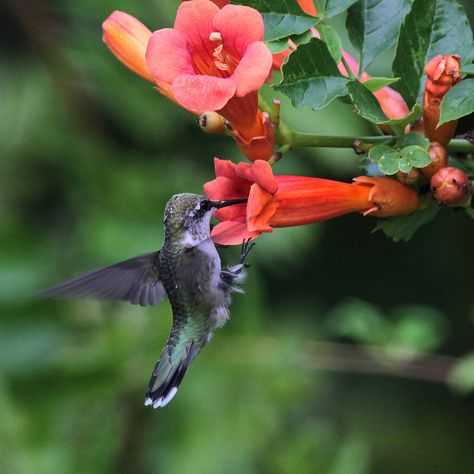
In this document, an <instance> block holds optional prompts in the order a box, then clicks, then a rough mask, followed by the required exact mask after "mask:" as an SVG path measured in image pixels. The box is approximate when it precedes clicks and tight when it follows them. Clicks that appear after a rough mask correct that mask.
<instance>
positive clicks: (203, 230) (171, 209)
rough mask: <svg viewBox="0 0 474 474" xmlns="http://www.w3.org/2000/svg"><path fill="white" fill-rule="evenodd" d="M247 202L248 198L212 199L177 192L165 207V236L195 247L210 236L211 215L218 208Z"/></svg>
mask: <svg viewBox="0 0 474 474" xmlns="http://www.w3.org/2000/svg"><path fill="white" fill-rule="evenodd" d="M245 202H247V199H233V200H226V201H211V200H210V199H207V198H206V197H204V196H199V195H197V194H191V193H183V194H175V195H174V196H173V197H172V198H171V199H170V200H169V201H168V203H167V204H166V207H165V214H164V225H165V238H167V239H172V240H175V241H176V242H178V241H180V242H181V243H182V245H183V246H184V247H195V246H196V245H199V244H200V243H201V242H203V241H204V240H207V239H209V238H210V236H211V229H210V227H211V216H212V214H213V213H214V212H215V211H216V210H217V209H220V208H222V207H226V206H231V205H234V204H243V203H245Z"/></svg>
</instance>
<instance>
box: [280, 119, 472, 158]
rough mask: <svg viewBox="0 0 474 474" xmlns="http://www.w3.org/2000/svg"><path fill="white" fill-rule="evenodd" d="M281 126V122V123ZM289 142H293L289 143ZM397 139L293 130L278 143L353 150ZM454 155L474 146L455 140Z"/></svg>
mask: <svg viewBox="0 0 474 474" xmlns="http://www.w3.org/2000/svg"><path fill="white" fill-rule="evenodd" d="M280 126H281V122H280ZM288 140H291V141H290V142H288ZM396 140H397V137H395V136H394V135H378V136H365V137H357V136H333V135H313V134H311V133H304V132H298V131H296V130H291V132H290V133H288V132H287V133H285V134H284V136H283V134H278V135H277V143H278V144H280V145H283V144H288V145H290V146H291V147H324V148H352V147H353V146H354V142H356V141H357V142H358V144H359V148H360V145H362V146H363V145H377V144H381V143H384V144H387V145H391V144H394V143H395V141H396ZM447 148H448V150H449V151H450V152H452V153H473V154H474V144H473V143H471V142H470V141H469V140H464V139H459V138H455V139H453V140H451V141H450V142H449V144H448V146H447Z"/></svg>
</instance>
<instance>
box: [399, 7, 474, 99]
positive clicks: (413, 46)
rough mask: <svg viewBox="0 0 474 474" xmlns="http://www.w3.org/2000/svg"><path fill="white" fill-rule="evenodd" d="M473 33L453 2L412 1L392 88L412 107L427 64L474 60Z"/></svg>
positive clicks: (464, 16)
mask: <svg viewBox="0 0 474 474" xmlns="http://www.w3.org/2000/svg"><path fill="white" fill-rule="evenodd" d="M472 40H473V39H472V31H471V28H470V26H469V22H468V20H467V17H466V14H465V12H464V9H463V8H462V7H461V6H460V5H459V4H458V3H457V2H456V1H455V0H415V1H414V3H413V6H412V9H411V12H410V13H409V14H408V15H407V17H406V19H405V22H404V24H403V25H402V28H401V30H400V37H399V40H398V44H397V52H396V55H395V59H394V61H393V73H394V75H395V76H400V77H401V78H402V79H401V80H400V81H399V82H398V83H397V84H396V85H395V88H396V89H397V90H398V91H399V92H400V93H401V94H402V96H403V98H404V99H405V100H406V101H407V103H408V106H409V107H411V106H412V105H413V104H414V103H415V102H416V101H417V100H418V97H419V96H420V90H421V88H422V87H423V84H422V81H421V78H422V76H423V68H424V67H425V65H426V63H427V62H428V61H429V60H430V59H432V58H434V57H435V56H437V55H438V54H443V55H447V54H459V55H460V56H461V58H462V60H463V62H466V63H470V62H472V59H473V57H474V48H473V47H472Z"/></svg>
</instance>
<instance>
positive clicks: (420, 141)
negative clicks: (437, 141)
mask: <svg viewBox="0 0 474 474" xmlns="http://www.w3.org/2000/svg"><path fill="white" fill-rule="evenodd" d="M411 145H418V146H419V147H421V148H423V150H428V147H429V146H430V141H429V140H428V139H427V138H425V137H424V136H423V135H420V134H419V133H416V132H410V133H407V134H406V135H404V136H403V139H402V141H401V142H400V146H402V147H406V146H411Z"/></svg>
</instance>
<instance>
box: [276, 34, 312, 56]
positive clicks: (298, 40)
mask: <svg viewBox="0 0 474 474" xmlns="http://www.w3.org/2000/svg"><path fill="white" fill-rule="evenodd" d="M312 37H313V35H312V33H311V31H305V32H304V33H301V34H300V35H292V36H289V37H287V38H283V39H279V40H275V41H269V42H268V43H267V46H268V49H269V50H270V51H271V52H272V53H280V52H281V51H285V50H286V49H288V40H289V39H290V40H291V41H293V43H295V44H296V45H301V44H306V43H309V41H310V40H311V38H312Z"/></svg>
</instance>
